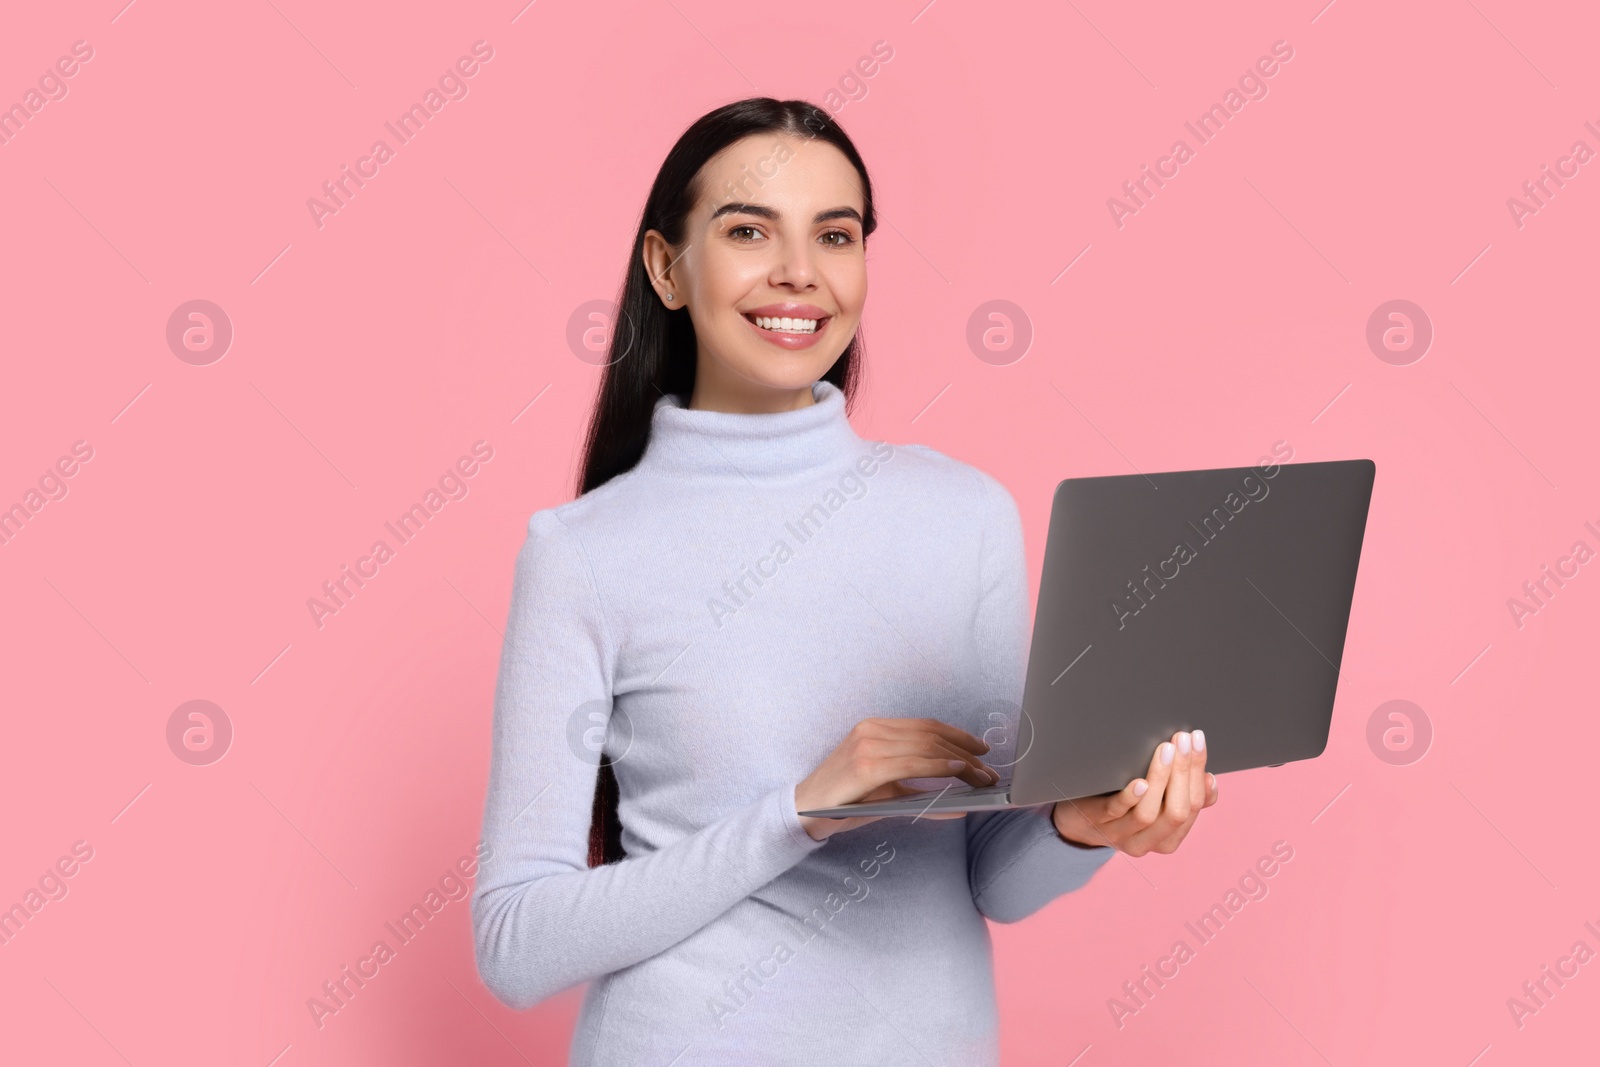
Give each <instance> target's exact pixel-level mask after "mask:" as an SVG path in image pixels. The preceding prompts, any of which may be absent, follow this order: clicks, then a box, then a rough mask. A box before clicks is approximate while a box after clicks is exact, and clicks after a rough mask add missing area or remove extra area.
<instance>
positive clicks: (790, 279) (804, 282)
mask: <svg viewBox="0 0 1600 1067" xmlns="http://www.w3.org/2000/svg"><path fill="white" fill-rule="evenodd" d="M812 255H813V249H812V248H811V245H810V243H809V242H808V241H807V239H806V238H804V237H801V238H798V239H795V238H785V239H784V241H783V245H782V248H781V249H780V250H779V252H778V255H777V261H776V262H775V263H774V264H773V266H772V276H771V282H772V284H773V285H774V286H788V287H790V288H793V289H814V288H816V284H817V268H816V264H815V263H814V262H813V261H812Z"/></svg>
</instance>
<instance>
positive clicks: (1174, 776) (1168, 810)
mask: <svg viewBox="0 0 1600 1067" xmlns="http://www.w3.org/2000/svg"><path fill="white" fill-rule="evenodd" d="M1165 743H1166V744H1171V745H1173V746H1175V751H1174V754H1173V759H1172V765H1171V774H1170V776H1169V777H1168V779H1167V781H1166V783H1165V785H1164V788H1163V790H1162V796H1161V798H1160V809H1159V811H1157V812H1156V814H1155V817H1154V818H1152V819H1150V820H1149V821H1145V820H1144V819H1143V818H1141V819H1140V820H1139V821H1140V823H1141V824H1142V826H1143V829H1140V830H1138V831H1137V832H1135V833H1134V834H1133V835H1132V836H1131V837H1129V838H1128V839H1127V841H1126V842H1125V845H1124V847H1125V848H1126V849H1127V850H1128V851H1130V852H1135V850H1136V854H1143V853H1145V852H1154V851H1157V850H1158V846H1160V845H1161V844H1162V843H1163V842H1165V841H1166V840H1167V839H1168V838H1170V837H1171V836H1172V835H1173V834H1174V833H1176V832H1177V831H1178V830H1179V829H1181V828H1183V826H1184V824H1185V823H1187V822H1188V821H1189V813H1190V811H1191V808H1190V804H1189V788H1190V786H1189V762H1190V756H1191V754H1192V748H1191V738H1190V735H1189V733H1188V731H1185V730H1179V731H1178V732H1177V733H1176V734H1174V735H1173V739H1172V741H1170V742H1165ZM1151 792H1154V789H1152V790H1151ZM1149 799H1150V794H1149V793H1146V794H1145V797H1144V799H1143V800H1141V801H1140V809H1141V811H1143V810H1145V809H1144V807H1143V806H1144V804H1145V802H1146V801H1148V800H1149Z"/></svg>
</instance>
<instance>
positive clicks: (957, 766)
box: [945, 759, 967, 771]
mask: <svg viewBox="0 0 1600 1067" xmlns="http://www.w3.org/2000/svg"><path fill="white" fill-rule="evenodd" d="M945 762H946V763H948V764H949V765H950V769H951V770H952V771H959V770H961V769H962V768H963V767H965V766H966V765H967V761H966V760H964V759H953V760H946V761H945Z"/></svg>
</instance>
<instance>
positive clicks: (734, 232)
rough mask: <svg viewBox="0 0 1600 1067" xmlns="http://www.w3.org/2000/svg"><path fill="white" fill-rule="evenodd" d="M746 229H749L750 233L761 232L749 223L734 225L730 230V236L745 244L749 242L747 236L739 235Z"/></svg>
mask: <svg viewBox="0 0 1600 1067" xmlns="http://www.w3.org/2000/svg"><path fill="white" fill-rule="evenodd" d="M746 230H748V231H749V232H750V233H760V232H761V231H760V230H758V229H756V228H755V227H754V226H748V225H747V226H735V227H733V228H732V229H730V230H729V231H728V236H729V237H732V238H733V239H734V240H735V241H739V242H742V243H744V244H749V241H747V240H746V239H745V238H743V237H739V236H737V235H738V234H739V233H741V232H743V231H746Z"/></svg>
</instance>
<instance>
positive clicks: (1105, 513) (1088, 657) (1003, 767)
mask: <svg viewBox="0 0 1600 1067" xmlns="http://www.w3.org/2000/svg"><path fill="white" fill-rule="evenodd" d="M1376 469H1377V468H1376V466H1375V464H1374V463H1373V462H1372V460H1370V459H1348V460H1336V461H1330V462H1320V463H1285V464H1275V465H1273V464H1269V465H1263V466H1257V467H1229V468H1223V469H1218V470H1192V471H1167V472H1162V473H1156V474H1128V475H1113V476H1108V477H1098V478H1069V479H1067V480H1066V481H1064V482H1062V483H1061V484H1060V485H1058V486H1057V487H1056V493H1055V499H1054V501H1053V503H1052V505H1051V509H1050V535H1049V540H1048V541H1047V542H1046V543H1045V554H1044V573H1043V575H1042V577H1041V578H1040V582H1039V603H1038V610H1037V613H1036V616H1035V619H1034V627H1033V642H1032V647H1031V651H1030V653H1029V657H1028V673H1027V679H1026V682H1025V685H1024V691H1023V698H1022V708H1021V709H1020V713H1019V712H1018V710H1016V709H1015V706H1014V705H1013V713H1012V725H1013V726H1014V727H1015V728H1014V729H1013V730H1010V731H1009V732H1008V738H1007V740H1006V743H1005V744H1004V746H1003V748H1004V751H1003V752H1002V751H1001V748H1002V746H1000V745H994V746H993V747H992V748H991V751H990V752H989V753H986V754H985V755H984V757H983V759H984V762H985V763H988V764H989V765H990V766H993V767H994V769H995V770H996V771H997V772H998V773H999V774H1000V775H1001V780H1000V782H999V784H997V785H992V786H986V787H981V788H980V787H973V786H969V785H967V784H966V783H965V782H962V781H961V780H960V779H957V778H952V779H950V784H949V785H948V786H946V787H945V788H943V789H933V790H927V791H924V792H918V793H913V794H909V795H907V796H903V797H897V798H895V799H893V800H881V801H861V802H857V803H854V804H843V805H840V806H838V807H831V808H817V809H812V810H809V811H802V812H800V814H801V815H811V816H820V817H834V818H848V817H850V816H853V815H912V816H915V815H919V814H921V813H923V812H928V811H940V812H944V811H990V810H995V809H1000V808H1022V807H1031V806H1033V805H1036V804H1048V803H1051V802H1052V801H1056V800H1063V799H1068V798H1073V797H1084V796H1094V795H1098V794H1105V793H1113V792H1116V791H1118V790H1120V789H1122V788H1123V787H1124V786H1126V785H1127V784H1128V783H1129V782H1130V781H1132V780H1133V779H1135V778H1139V777H1142V776H1143V775H1144V774H1145V773H1146V772H1147V771H1148V770H1149V766H1150V757H1151V755H1152V753H1154V751H1155V748H1156V746H1157V745H1159V744H1160V743H1161V742H1162V741H1165V740H1167V739H1169V738H1170V737H1171V736H1172V735H1173V734H1174V733H1175V732H1177V731H1178V730H1193V729H1197V728H1198V729H1203V730H1205V732H1206V750H1207V757H1206V769H1207V770H1208V771H1211V772H1212V773H1213V774H1221V773H1225V772H1227V771H1240V770H1246V769H1248V768H1252V767H1266V766H1273V767H1276V766H1280V765H1282V764H1284V763H1289V762H1291V761H1294V760H1303V759H1311V758H1313V757H1315V756H1319V755H1321V754H1322V751H1323V749H1324V748H1326V747H1327V744H1328V727H1329V725H1330V723H1331V720H1332V717H1333V701H1334V695H1335V691H1336V690H1337V688H1338V682H1339V664H1340V662H1341V660H1342V658H1343V655H1344V640H1345V630H1346V628H1347V626H1348V624H1349V620H1350V603H1351V598H1352V596H1353V595H1354V593H1355V584H1356V566H1357V563H1358V562H1359V560H1360V557H1361V542H1362V538H1363V536H1364V534H1365V532H1366V524H1367V508H1368V505H1369V503H1370V502H1371V498H1372V482H1373V476H1374V474H1375V473H1376ZM991 742H992V739H991ZM997 761H998V762H997Z"/></svg>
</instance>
